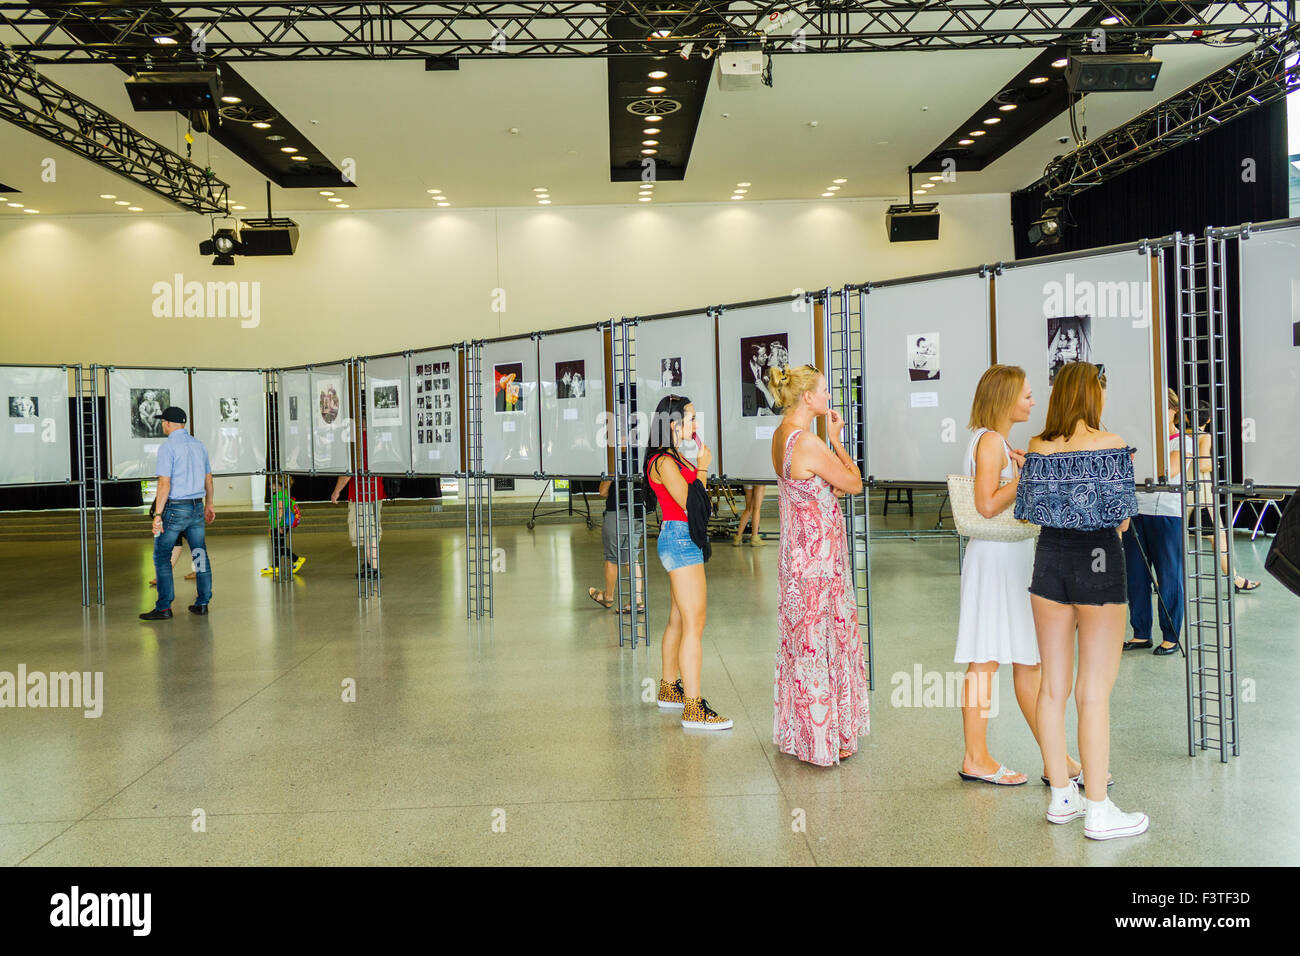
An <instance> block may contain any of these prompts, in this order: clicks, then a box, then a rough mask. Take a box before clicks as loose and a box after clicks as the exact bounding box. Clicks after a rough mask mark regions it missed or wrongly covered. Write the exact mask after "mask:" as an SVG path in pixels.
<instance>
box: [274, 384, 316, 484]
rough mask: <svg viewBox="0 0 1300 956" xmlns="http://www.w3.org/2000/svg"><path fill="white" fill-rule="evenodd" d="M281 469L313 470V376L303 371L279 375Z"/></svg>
mask: <svg viewBox="0 0 1300 956" xmlns="http://www.w3.org/2000/svg"><path fill="white" fill-rule="evenodd" d="M279 412H280V414H279V418H280V467H281V468H282V469H283V470H285V471H296V472H308V471H311V422H312V410H311V375H310V374H309V373H308V372H306V371H305V370H303V369H295V370H293V371H287V372H281V373H280V397H279Z"/></svg>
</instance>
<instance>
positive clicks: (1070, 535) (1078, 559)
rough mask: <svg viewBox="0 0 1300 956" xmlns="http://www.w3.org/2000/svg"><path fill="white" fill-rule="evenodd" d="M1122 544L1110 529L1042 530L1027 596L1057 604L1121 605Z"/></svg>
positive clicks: (1125, 591)
mask: <svg viewBox="0 0 1300 956" xmlns="http://www.w3.org/2000/svg"><path fill="white" fill-rule="evenodd" d="M1127 582H1128V575H1127V572H1126V570H1125V568H1124V545H1123V543H1122V542H1121V540H1120V536H1119V534H1118V533H1117V532H1116V530H1115V529H1114V528H1102V529H1101V530H1099V531H1067V530H1065V529H1062V528H1044V529H1043V530H1042V531H1041V532H1040V533H1039V535H1038V550H1037V551H1036V552H1034V576H1033V579H1032V580H1031V581H1030V584H1029V593H1030V594H1037V595H1038V596H1039V597H1042V598H1047V600H1049V601H1056V602H1057V603H1059V604H1125V603H1127V601H1128V583H1127Z"/></svg>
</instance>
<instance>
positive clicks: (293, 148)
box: [280, 146, 298, 153]
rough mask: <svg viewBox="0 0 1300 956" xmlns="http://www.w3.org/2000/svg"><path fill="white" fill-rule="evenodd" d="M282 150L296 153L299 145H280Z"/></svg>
mask: <svg viewBox="0 0 1300 956" xmlns="http://www.w3.org/2000/svg"><path fill="white" fill-rule="evenodd" d="M280 152H282V153H296V152H298V147H297V146H281V147H280Z"/></svg>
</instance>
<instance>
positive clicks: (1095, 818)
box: [1083, 797, 1151, 840]
mask: <svg viewBox="0 0 1300 956" xmlns="http://www.w3.org/2000/svg"><path fill="white" fill-rule="evenodd" d="M1150 824H1151V821H1150V820H1149V819H1147V815H1146V814H1145V813H1125V812H1124V811H1123V810H1121V809H1120V808H1119V807H1117V806H1115V804H1113V803H1111V802H1110V798H1109V797H1107V798H1106V799H1105V800H1102V801H1100V802H1097V801H1094V800H1089V801H1088V815H1087V817H1086V819H1084V821H1083V835H1084V836H1086V837H1087V838H1088V839H1089V840H1116V839H1119V838H1120V837H1131V836H1137V835H1138V834H1139V833H1146V832H1147V827H1148V826H1149V825H1150Z"/></svg>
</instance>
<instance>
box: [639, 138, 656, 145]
mask: <svg viewBox="0 0 1300 956" xmlns="http://www.w3.org/2000/svg"><path fill="white" fill-rule="evenodd" d="M641 145H642V146H658V145H659V140H657V139H643V140H641Z"/></svg>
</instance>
